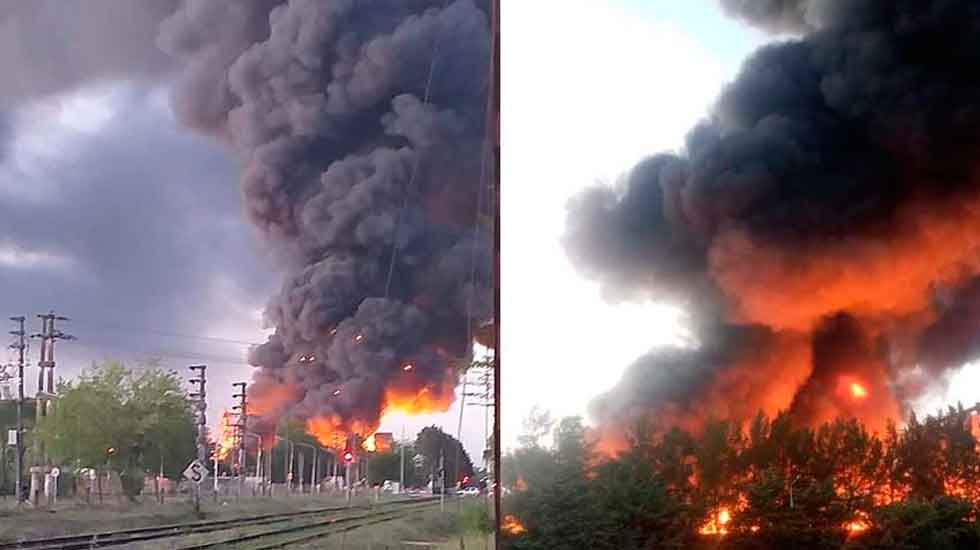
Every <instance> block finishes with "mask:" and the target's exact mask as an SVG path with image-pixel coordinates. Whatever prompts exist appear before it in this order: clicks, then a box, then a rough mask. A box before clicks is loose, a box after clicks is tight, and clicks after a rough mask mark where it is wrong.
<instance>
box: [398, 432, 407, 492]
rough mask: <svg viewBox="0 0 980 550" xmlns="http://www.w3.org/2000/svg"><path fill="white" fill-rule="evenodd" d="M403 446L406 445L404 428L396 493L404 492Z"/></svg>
mask: <svg viewBox="0 0 980 550" xmlns="http://www.w3.org/2000/svg"><path fill="white" fill-rule="evenodd" d="M405 444H406V441H405V426H402V448H401V452H402V464H401V468H400V469H399V480H398V492H400V493H404V492H405Z"/></svg>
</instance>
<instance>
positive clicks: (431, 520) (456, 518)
mask: <svg viewBox="0 0 980 550" xmlns="http://www.w3.org/2000/svg"><path fill="white" fill-rule="evenodd" d="M488 528H489V529H490V531H488ZM491 532H492V521H490V519H489V518H488V517H487V515H486V506H485V504H483V503H476V502H467V503H464V504H463V505H462V506H461V507H460V508H459V509H458V510H457V505H456V503H455V502H450V503H447V505H446V511H445V512H440V511H439V507H438V506H433V507H431V508H427V509H425V510H424V511H419V512H415V513H412V514H410V515H408V516H406V517H401V518H398V519H395V520H392V521H387V522H384V523H377V524H374V525H368V526H365V527H359V528H357V529H352V530H350V531H346V532H343V533H338V534H335V535H330V536H328V537H324V538H322V539H316V540H313V541H310V542H309V543H306V544H303V545H298V546H295V548H297V549H303V550H313V549H314V548H336V549H339V550H395V549H398V550H402V549H404V550H450V549H451V550H460V549H461V548H462V549H463V550H493V536H492V535H491V534H490V533H491Z"/></svg>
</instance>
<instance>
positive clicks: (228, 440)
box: [215, 409, 237, 460]
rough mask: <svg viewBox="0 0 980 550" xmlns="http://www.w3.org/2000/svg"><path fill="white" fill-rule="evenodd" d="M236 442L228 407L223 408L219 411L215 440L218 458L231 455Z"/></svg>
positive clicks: (221, 458) (233, 425)
mask: <svg viewBox="0 0 980 550" xmlns="http://www.w3.org/2000/svg"><path fill="white" fill-rule="evenodd" d="M236 443H237V438H236V429H235V423H234V422H233V421H232V414H231V413H230V412H228V409H225V410H224V411H222V413H221V423H220V424H218V440H217V441H215V444H216V448H215V453H216V454H217V456H218V460H225V459H227V458H228V457H229V456H231V452H232V450H234V448H235V446H236V445H235V444H236Z"/></svg>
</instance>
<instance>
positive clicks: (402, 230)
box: [158, 0, 492, 425]
mask: <svg viewBox="0 0 980 550" xmlns="http://www.w3.org/2000/svg"><path fill="white" fill-rule="evenodd" d="M214 22H220V23H221V24H220V25H219V28H220V30H219V31H217V32H216V31H215V30H214V29H215V25H214ZM488 29H489V22H488V15H487V12H486V10H485V7H482V6H478V5H476V4H474V2H472V1H471V0H456V1H451V2H444V1H441V0H439V1H437V0H428V1H426V0H413V1H408V2H406V1H403V0H397V1H396V0H375V1H368V2H323V1H322V0H294V1H290V2H262V1H256V2H245V3H242V2H240V1H237V0H236V1H230V0H205V1H189V2H187V3H185V4H184V5H183V6H182V7H181V8H180V9H179V10H178V11H177V12H176V13H175V14H174V15H173V16H171V17H170V18H169V19H167V20H166V21H165V22H164V23H163V25H162V27H161V33H160V37H159V40H158V43H159V45H160V46H161V47H162V48H163V49H164V50H166V51H167V52H168V53H170V54H171V55H173V56H174V57H175V58H176V59H177V60H178V61H179V62H180V64H181V66H182V67H184V69H183V71H182V72H181V74H180V76H179V77H178V84H177V86H175V88H174V89H173V104H174V106H175V108H176V112H177V115H178V117H179V119H180V120H181V121H182V122H183V123H184V124H186V125H188V126H190V127H192V128H195V129H198V130H201V131H205V132H207V133H210V134H213V135H218V136H221V137H223V138H224V139H225V140H226V142H227V143H228V144H229V145H230V146H231V148H232V149H233V150H234V151H235V152H236V153H237V155H238V156H239V158H240V160H241V162H242V165H243V176H242V181H241V189H242V196H243V199H244V201H245V210H246V213H247V215H248V218H249V219H250V220H251V221H252V222H253V223H254V224H255V225H256V226H257V227H259V228H260V231H261V232H262V234H263V235H264V236H265V239H266V241H267V243H268V244H269V245H270V246H271V247H272V248H273V249H274V250H275V251H276V253H277V255H278V257H280V258H281V259H282V260H283V261H284V262H285V263H286V265H288V266H289V276H287V278H286V281H285V282H284V284H283V287H282V290H281V291H280V293H279V294H278V295H277V296H276V297H275V298H273V299H272V300H271V302H270V303H269V306H268V308H267V312H266V315H267V318H268V321H269V323H270V324H271V325H273V326H275V327H276V333H275V335H274V336H273V337H272V338H270V340H269V342H268V343H266V344H264V345H262V346H260V347H259V348H257V349H256V350H254V353H253V354H252V362H253V364H255V365H257V366H260V367H261V369H260V371H259V372H258V374H257V378H256V380H257V385H256V386H255V388H254V389H253V394H254V395H255V399H256V400H258V401H262V400H263V395H266V396H267V397H266V398H265V399H267V400H273V399H272V398H271V397H268V396H271V395H272V394H273V393H275V391H276V389H277V388H280V389H281V388H290V392H288V393H289V394H290V399H288V400H283V399H278V401H285V402H282V403H279V404H281V405H283V406H285V408H291V409H292V410H293V412H294V413H296V414H298V415H300V416H303V417H307V418H317V417H323V418H340V419H341V421H342V422H343V423H347V422H351V421H353V420H358V421H361V422H364V423H366V424H368V425H371V424H374V423H376V422H377V419H378V417H379V414H380V411H381V410H382V408H383V407H384V406H385V405H386V401H388V400H389V397H390V394H391V393H392V392H394V393H397V394H398V395H416V394H418V393H420V392H423V391H426V392H429V393H430V397H433V398H436V401H438V402H444V403H445V405H446V406H448V404H449V402H451V389H452V387H453V386H454V385H455V374H454V372H455V371H454V370H453V367H452V366H451V364H450V361H449V359H450V358H451V357H457V356H462V355H466V354H467V353H468V345H469V343H468V338H467V334H468V327H467V322H468V318H469V317H470V316H472V318H473V319H474V320H477V321H479V320H486V319H489V318H490V316H491V315H492V312H491V305H490V300H489V296H490V293H489V288H490V283H491V281H490V272H489V260H488V257H489V241H488V239H487V238H486V232H485V231H484V233H483V234H482V235H481V234H478V233H477V232H476V230H475V227H474V222H475V220H476V209H477V204H478V200H477V197H478V195H479V194H480V187H479V182H480V181H481V178H480V171H481V151H482V145H481V144H482V136H483V131H484V117H485V100H486V89H487V75H488V63H489V47H490V40H489V32H488ZM434 53H435V61H434V65H432V66H433V67H434V69H433V74H432V76H431V78H430V77H429V69H430V64H432V56H433V54H434ZM427 95H428V98H429V101H428V102H426V96H427ZM485 200H486V199H485ZM393 241H394V242H395V244H396V248H397V255H396V261H395V263H394V267H393V269H391V270H390V275H389V264H390V258H391V256H392V249H393V246H392V245H393ZM389 279H390V284H389ZM409 363H410V364H412V365H413V370H412V371H411V372H410V373H406V371H404V370H403V369H402V367H403V366H404V365H406V364H409ZM447 388H448V390H447ZM447 392H449V395H445V394H446V393H447ZM432 393H435V394H436V395H435V396H432V395H431V394H432ZM439 398H444V399H442V400H441V401H440V399H439ZM293 400H298V401H299V403H298V404H295V403H292V401H293Z"/></svg>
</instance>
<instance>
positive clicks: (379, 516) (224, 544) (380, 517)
mask: <svg viewBox="0 0 980 550" xmlns="http://www.w3.org/2000/svg"><path fill="white" fill-rule="evenodd" d="M434 505H435V502H433V501H432V500H426V501H424V502H418V501H416V502H414V503H412V505H411V506H406V507H404V508H401V509H398V510H388V511H383V512H382V511H374V512H368V513H366V514H360V515H355V516H344V517H339V518H329V519H327V520H324V521H317V522H313V523H307V524H303V525H295V526H290V527H285V528H282V529H274V530H271V531H263V532H260V533H251V534H248V535H242V536H238V537H232V538H228V539H224V540H219V541H211V542H206V543H202V544H195V545H192V546H184V547H181V549H180V550H208V549H211V548H232V547H234V546H235V545H236V544H240V543H248V542H254V541H256V540H259V539H266V538H274V537H281V536H283V535H290V534H294V533H304V534H303V535H302V536H299V537H293V538H288V539H284V540H279V541H276V542H273V543H269V544H266V545H264V546H252V547H250V548H251V549H252V550H273V549H277V548H285V547H287V546H291V545H294V544H302V543H305V542H310V541H312V540H315V539H319V538H323V537H328V536H330V535H335V534H337V533H342V532H344V531H352V530H354V529H359V528H361V527H366V526H368V525H374V524H377V523H384V522H386V521H393V520H396V519H400V518H403V517H406V516H409V515H412V514H415V513H418V512H420V511H422V510H424V509H426V508H430V507H432V506H434Z"/></svg>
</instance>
